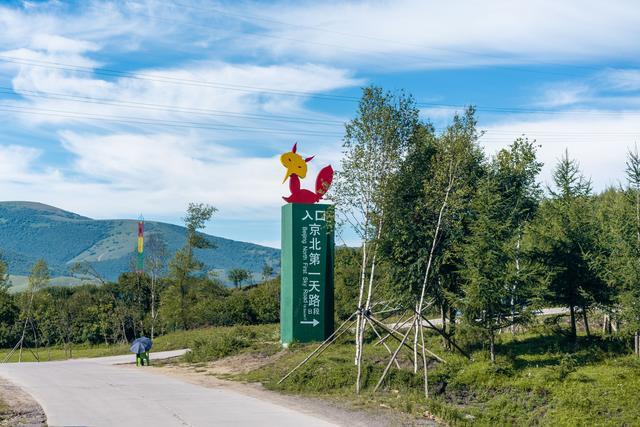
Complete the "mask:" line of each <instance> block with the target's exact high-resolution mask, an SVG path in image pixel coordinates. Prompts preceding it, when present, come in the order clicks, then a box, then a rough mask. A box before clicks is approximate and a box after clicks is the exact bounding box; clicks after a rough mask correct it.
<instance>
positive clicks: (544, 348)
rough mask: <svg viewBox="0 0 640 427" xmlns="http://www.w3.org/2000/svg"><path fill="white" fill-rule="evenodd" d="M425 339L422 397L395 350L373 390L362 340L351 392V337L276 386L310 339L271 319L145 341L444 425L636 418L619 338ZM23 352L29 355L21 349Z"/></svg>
mask: <svg viewBox="0 0 640 427" xmlns="http://www.w3.org/2000/svg"><path fill="white" fill-rule="evenodd" d="M427 341H428V347H429V348H430V349H432V350H433V351H434V352H436V353H437V354H440V355H441V356H442V357H444V358H445V359H446V360H447V363H436V362H431V363H430V365H429V385H430V395H431V398H430V399H429V400H428V401H426V400H425V398H424V395H423V382H422V374H421V373H419V374H417V375H415V374H413V372H412V370H411V366H412V365H411V363H410V362H409V359H408V355H409V353H408V352H406V353H401V354H402V359H401V366H402V369H401V370H398V369H395V368H394V369H392V370H391V372H390V375H389V377H388V380H387V381H386V382H385V384H384V385H383V387H382V388H381V390H379V391H378V392H377V393H373V388H374V386H375V383H376V382H377V380H378V378H379V376H380V373H381V372H382V370H383V368H384V364H385V363H386V361H387V360H388V354H387V351H386V350H385V349H384V348H383V347H382V346H374V345H373V343H369V344H368V345H367V346H366V348H365V360H366V369H365V370H364V377H363V391H362V393H361V394H360V395H359V396H356V395H355V393H354V384H355V375H356V371H355V367H354V365H353V356H354V354H353V338H352V337H351V338H345V339H344V340H341V341H339V342H338V343H336V344H335V345H333V346H331V347H330V348H329V349H328V350H327V351H325V352H324V353H323V354H322V355H321V356H320V357H319V358H317V359H313V360H312V361H311V362H310V363H309V364H307V365H305V366H304V367H303V368H302V369H300V370H298V371H297V372H295V373H294V374H293V375H292V376H291V377H290V378H289V379H287V380H286V381H285V382H283V383H282V384H280V385H278V384H277V381H278V380H279V379H280V378H281V377H282V376H283V375H284V374H285V373H287V372H288V371H289V370H290V369H291V368H292V367H293V366H295V365H296V364H297V363H298V362H299V361H301V360H302V359H303V358H304V357H305V356H306V355H307V354H308V353H309V352H310V351H311V350H313V349H314V348H315V345H314V344H308V345H301V344H293V345H291V346H290V348H289V349H288V350H281V348H280V345H279V343H278V326H277V325H261V326H240V327H231V328H205V329H197V330H192V331H186V332H176V333H170V334H167V335H165V336H162V337H159V338H157V339H156V340H155V342H154V350H156V351H162V350H172V349H178V348H187V347H188V348H192V349H193V351H192V352H190V353H188V354H187V355H186V356H185V357H184V359H183V361H184V362H187V363H192V364H196V365H201V364H203V363H206V362H209V361H215V360H217V359H220V358H224V357H226V356H231V355H237V354H243V353H244V354H246V357H248V358H251V359H253V358H260V359H262V360H264V361H265V362H264V363H263V364H262V366H261V367H259V368H258V369H255V370H253V371H250V372H248V373H243V374H235V375H231V376H227V378H230V379H235V380H241V381H251V382H261V383H263V384H264V386H265V387H266V388H269V389H272V390H275V391H278V392H282V393H290V394H298V395H308V396H317V397H322V398H326V399H330V400H335V401H340V402H343V403H347V404H348V405H350V406H352V407H354V408H361V409H367V408H369V409H373V408H375V409H376V410H380V409H381V408H388V409H386V410H390V411H399V412H402V413H406V414H411V415H412V416H415V417H416V418H421V417H423V416H424V415H425V413H426V412H427V413H430V414H433V415H435V416H436V417H437V418H439V419H441V420H444V421H445V422H447V423H448V424H451V425H470V424H473V425H487V426H489V425H544V426H574V425H589V426H599V425H602V426H606V425H611V426H614V425H615V426H619V425H638V420H640V405H638V404H637V396H638V395H639V394H640V360H639V359H637V358H635V357H633V356H631V355H630V353H631V352H630V349H629V348H628V346H627V342H626V341H623V340H621V339H618V338H601V337H592V338H587V337H584V336H581V337H579V339H578V341H577V343H576V344H572V343H571V342H569V341H567V340H566V338H564V337H563V336H562V335H557V334H550V333H547V332H545V331H544V330H538V331H537V332H535V333H534V332H529V333H525V334H520V335H515V336H514V335H512V334H503V335H501V336H500V343H499V345H498V359H497V363H495V364H491V363H490V362H489V360H488V359H487V355H486V352H485V351H484V350H483V349H482V348H475V349H471V351H472V356H473V360H467V359H466V358H464V357H463V356H461V355H459V354H455V353H452V352H448V351H445V350H444V349H443V347H442V343H441V339H440V338H439V337H436V336H435V335H429V336H428V337H427ZM394 348H395V347H394ZM3 353H5V354H6V350H5V351H3V352H0V356H2V354H3ZM49 353H50V354H51V359H52V360H58V359H63V358H64V350H63V349H61V348H52V349H50V351H49V349H46V350H41V351H40V354H41V357H43V359H44V360H47V359H48V357H47V355H48V354H49ZM126 353H128V348H127V345H120V346H108V347H107V346H95V347H88V346H84V347H82V346H75V347H74V349H73V356H74V357H96V356H106V355H113V354H126ZM273 355H276V356H277V357H271V356H273ZM25 359H26V360H32V356H31V355H30V354H27V356H25Z"/></svg>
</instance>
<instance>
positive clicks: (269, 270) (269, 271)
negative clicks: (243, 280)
mask: <svg viewBox="0 0 640 427" xmlns="http://www.w3.org/2000/svg"><path fill="white" fill-rule="evenodd" d="M271 276H273V267H272V266H271V265H270V264H267V263H266V262H265V263H264V265H263V266H262V281H263V282H266V281H267V280H269V279H270V278H271Z"/></svg>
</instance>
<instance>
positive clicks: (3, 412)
mask: <svg viewBox="0 0 640 427" xmlns="http://www.w3.org/2000/svg"><path fill="white" fill-rule="evenodd" d="M0 400H2V403H4V405H6V407H4V408H1V409H0V426H11V427H15V426H18V427H41V426H46V425H47V417H46V415H45V413H44V411H43V410H42V407H41V406H40V405H39V404H38V402H36V401H35V400H34V399H33V398H32V397H31V396H30V395H29V394H28V393H26V392H25V391H23V390H22V389H21V388H20V387H18V386H17V385H15V384H13V383H11V382H9V381H8V380H5V379H4V378H1V377H0ZM1 406H2V405H0V407H1Z"/></svg>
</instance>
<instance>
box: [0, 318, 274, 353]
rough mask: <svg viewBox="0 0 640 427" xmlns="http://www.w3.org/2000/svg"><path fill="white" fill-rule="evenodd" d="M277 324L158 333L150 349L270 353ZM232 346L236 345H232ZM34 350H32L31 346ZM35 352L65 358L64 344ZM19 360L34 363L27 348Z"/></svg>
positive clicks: (84, 348) (82, 349) (107, 349)
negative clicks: (264, 349) (259, 350)
mask: <svg viewBox="0 0 640 427" xmlns="http://www.w3.org/2000/svg"><path fill="white" fill-rule="evenodd" d="M278 331H279V329H278V326H277V325H257V326H251V327H242V326H236V327H210V328H200V329H194V330H189V331H177V332H171V333H168V334H166V335H162V336H160V337H157V338H155V339H154V340H153V351H168V350H178V349H183V348H192V349H193V354H192V355H190V357H191V358H192V359H191V360H193V361H198V360H205V359H207V360H211V359H213V358H217V357H213V356H214V355H215V354H216V353H215V352H216V351H218V352H220V353H218V357H224V356H227V355H230V354H233V353H237V352H239V350H241V349H246V350H255V349H257V348H258V347H260V348H266V347H265V346H268V347H269V348H270V349H271V351H272V352H273V351H274V349H279V348H280V347H279V344H278V341H279V334H278ZM232 340H236V341H238V342H241V343H242V344H241V345H240V346H239V347H238V343H237V342H236V343H235V344H232V343H231V341H232ZM233 346H236V347H233ZM71 349H72V357H73V358H74V359H76V358H83V357H104V356H116V355H121V354H129V344H115V345H104V344H101V345H93V346H92V345H86V344H74V345H73V346H72V348H71ZM10 351H11V349H0V361H2V360H4V358H5V357H6V355H7V354H8V353H9V352H10ZM33 351H34V352H35V349H33ZM38 355H39V357H40V361H48V360H65V359H68V358H69V357H68V353H65V350H64V347H62V346H52V347H46V348H39V349H38ZM8 361H9V362H17V361H18V352H17V351H16V352H14V354H13V355H12V356H11V358H10V359H9V360H8ZM22 361H23V362H35V361H36V358H35V357H34V355H33V354H32V353H31V351H29V349H26V348H25V349H24V350H23V352H22Z"/></svg>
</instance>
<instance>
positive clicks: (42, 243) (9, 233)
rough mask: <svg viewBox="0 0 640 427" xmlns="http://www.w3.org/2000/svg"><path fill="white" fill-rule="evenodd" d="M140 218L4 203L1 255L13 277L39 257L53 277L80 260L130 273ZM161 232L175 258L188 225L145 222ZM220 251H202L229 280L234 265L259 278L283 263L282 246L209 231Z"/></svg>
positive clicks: (110, 276)
mask: <svg viewBox="0 0 640 427" xmlns="http://www.w3.org/2000/svg"><path fill="white" fill-rule="evenodd" d="M137 222H138V221H137V220H134V219H92V218H89V217H85V216H82V215H78V214H76V213H74V212H70V211H66V210H64V209H60V208H57V207H55V206H50V205H46V204H43V203H39V202H31V201H5V202H0V253H1V254H2V256H3V258H4V259H5V260H6V261H7V263H8V264H9V272H10V273H11V274H12V275H27V274H29V271H30V269H31V266H32V265H33V263H34V262H35V261H37V260H38V259H40V258H43V259H44V260H45V261H47V264H48V265H49V268H50V270H51V274H52V276H53V277H56V276H65V275H68V274H69V271H68V269H69V267H70V266H71V265H72V264H73V263H75V262H78V261H86V262H89V263H91V265H92V266H93V267H94V268H95V270H96V271H97V272H98V273H99V274H101V275H102V276H103V277H104V278H105V279H107V280H116V279H117V277H118V275H119V274H120V273H122V272H125V271H130V265H131V263H130V261H131V258H132V256H133V253H134V251H135V247H136V238H137ZM150 234H160V235H162V237H163V239H164V240H165V242H166V243H167V248H168V253H169V257H171V256H173V254H174V253H175V252H176V251H177V250H178V249H179V248H180V247H182V246H183V245H184V243H185V241H186V229H185V228H184V227H182V226H179V225H175V224H169V223H165V222H161V221H145V235H147V236H148V235H150ZM203 236H205V237H206V238H207V239H208V240H209V241H210V242H211V243H213V244H214V245H215V246H216V247H215V249H204V250H203V249H197V250H196V256H197V257H198V259H199V260H200V261H202V262H203V263H204V265H205V267H206V268H207V269H208V270H214V271H216V272H217V273H218V275H219V277H220V278H221V279H222V280H224V281H226V272H227V271H228V270H229V269H231V268H244V269H247V270H249V271H251V272H252V273H253V274H254V276H255V277H257V276H258V275H259V274H260V272H261V270H262V266H263V265H264V264H265V263H266V264H269V265H271V266H272V267H273V268H274V270H276V271H277V270H278V269H279V267H280V251H279V249H275V248H269V247H266V246H261V245H257V244H254V243H247V242H240V241H236V240H232V239H226V238H223V237H218V236H211V235H208V234H204V233H203Z"/></svg>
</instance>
